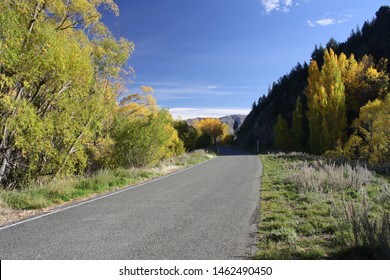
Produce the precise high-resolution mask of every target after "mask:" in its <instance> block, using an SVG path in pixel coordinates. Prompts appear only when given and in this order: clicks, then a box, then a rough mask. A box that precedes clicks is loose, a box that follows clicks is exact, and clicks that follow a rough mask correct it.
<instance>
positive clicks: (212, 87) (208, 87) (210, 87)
mask: <svg viewBox="0 0 390 280" xmlns="http://www.w3.org/2000/svg"><path fill="white" fill-rule="evenodd" d="M217 88H218V87H217V86H207V89H217Z"/></svg>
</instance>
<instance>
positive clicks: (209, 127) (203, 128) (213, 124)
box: [194, 118, 227, 145]
mask: <svg viewBox="0 0 390 280" xmlns="http://www.w3.org/2000/svg"><path fill="white" fill-rule="evenodd" d="M194 126H195V128H196V129H197V130H199V131H200V132H202V134H206V135H208V136H210V139H211V144H212V145H216V144H217V140H218V139H219V138H220V137H223V135H224V133H226V132H227V129H226V126H224V124H222V123H221V121H220V120H219V119H216V118H205V119H201V120H200V121H198V122H195V123H194Z"/></svg>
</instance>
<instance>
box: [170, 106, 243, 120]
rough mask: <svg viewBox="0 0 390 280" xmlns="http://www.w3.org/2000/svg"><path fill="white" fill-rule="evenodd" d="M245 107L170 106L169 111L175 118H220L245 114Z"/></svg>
mask: <svg viewBox="0 0 390 280" xmlns="http://www.w3.org/2000/svg"><path fill="white" fill-rule="evenodd" d="M249 111H250V110H249V109H245V108H170V109H169V112H170V113H171V114H172V116H173V117H174V118H175V119H183V120H187V119H193V118H207V117H209V118H220V117H224V116H228V115H247V114H249Z"/></svg>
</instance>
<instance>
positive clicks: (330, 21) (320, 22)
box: [316, 18, 335, 26]
mask: <svg viewBox="0 0 390 280" xmlns="http://www.w3.org/2000/svg"><path fill="white" fill-rule="evenodd" d="M316 23H317V24H318V25H322V26H327V25H332V24H335V20H334V19H333V18H323V19H320V20H317V21H316Z"/></svg>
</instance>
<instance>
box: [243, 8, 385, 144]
mask: <svg viewBox="0 0 390 280" xmlns="http://www.w3.org/2000/svg"><path fill="white" fill-rule="evenodd" d="M389 42H390V7H388V6H383V7H381V8H380V9H379V10H378V11H377V13H376V17H375V18H374V19H373V20H372V21H366V22H365V23H364V24H363V27H362V28H361V29H360V28H357V30H353V31H352V32H351V35H350V37H349V38H348V39H347V40H346V41H345V42H343V43H338V42H336V41H335V40H334V39H330V40H329V42H328V44H327V45H326V49H328V48H332V49H333V50H334V51H335V53H336V54H340V53H342V52H343V53H345V54H346V55H347V56H349V55H350V54H352V53H353V54H354V55H355V57H356V59H358V60H359V59H361V58H362V57H363V56H364V55H370V56H372V58H373V60H374V62H375V63H377V64H380V63H379V62H380V59H381V58H387V59H390V43H389ZM324 52H325V48H324V47H322V46H319V47H317V46H315V49H314V51H313V53H312V56H311V59H312V60H316V61H317V62H318V65H319V66H322V64H323V56H324ZM308 68H309V66H308V64H307V63H306V62H304V63H303V64H301V63H298V64H297V65H296V66H295V67H294V68H293V69H292V70H291V72H290V73H289V74H287V75H284V76H283V77H281V78H280V79H279V80H278V81H277V82H274V83H273V85H272V87H271V89H270V91H269V92H268V94H267V96H262V97H260V98H259V101H258V102H257V104H255V105H254V106H253V109H252V111H251V112H250V113H249V115H248V116H247V118H246V119H245V121H244V123H243V124H242V126H241V128H240V131H239V138H238V143H239V145H240V146H253V145H255V143H256V141H257V140H259V142H260V145H261V146H262V147H264V148H270V147H272V146H274V138H275V136H274V132H273V126H274V124H275V123H276V119H277V117H278V115H280V116H281V117H282V118H284V119H285V120H286V121H287V124H288V126H289V127H291V124H292V112H293V110H294V107H295V101H296V100H297V98H298V97H300V99H301V102H302V106H303V110H304V111H307V100H306V96H305V95H304V89H305V88H306V86H307V78H308ZM389 70H390V66H389V64H387V72H388V73H389V72H390V71H389ZM349 122H351V120H349ZM303 126H304V131H305V132H307V131H308V124H307V121H305V122H304V124H303ZM306 144H307V143H306Z"/></svg>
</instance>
